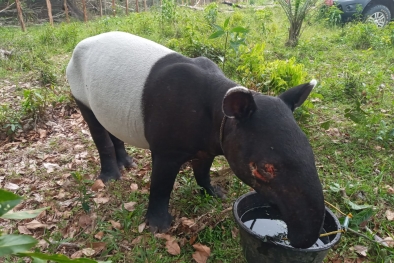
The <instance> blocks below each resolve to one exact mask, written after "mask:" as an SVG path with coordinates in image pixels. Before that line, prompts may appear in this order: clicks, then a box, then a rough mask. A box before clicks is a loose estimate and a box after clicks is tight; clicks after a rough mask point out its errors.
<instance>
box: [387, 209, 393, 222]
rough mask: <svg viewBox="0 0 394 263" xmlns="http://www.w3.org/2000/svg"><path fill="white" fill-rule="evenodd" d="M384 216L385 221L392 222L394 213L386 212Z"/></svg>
mask: <svg viewBox="0 0 394 263" xmlns="http://www.w3.org/2000/svg"><path fill="white" fill-rule="evenodd" d="M385 215H386V218H387V220H389V221H393V220H394V211H391V210H387V211H386V213H385Z"/></svg>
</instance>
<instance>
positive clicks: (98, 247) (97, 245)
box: [91, 242, 105, 255]
mask: <svg viewBox="0 0 394 263" xmlns="http://www.w3.org/2000/svg"><path fill="white" fill-rule="evenodd" d="M91 247H92V248H93V249H94V251H95V255H97V254H99V253H100V252H101V251H103V250H104V248H105V242H93V243H92V244H91Z"/></svg>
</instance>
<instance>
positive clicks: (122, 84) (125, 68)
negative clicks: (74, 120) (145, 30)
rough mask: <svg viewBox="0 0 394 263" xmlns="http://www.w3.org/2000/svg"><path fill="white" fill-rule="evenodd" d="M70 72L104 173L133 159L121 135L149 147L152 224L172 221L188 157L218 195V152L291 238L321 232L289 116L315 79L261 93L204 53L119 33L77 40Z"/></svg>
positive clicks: (308, 170)
mask: <svg viewBox="0 0 394 263" xmlns="http://www.w3.org/2000/svg"><path fill="white" fill-rule="evenodd" d="M67 78H68V81H69V83H70V86H71V91H72V94H73V96H74V98H75V100H76V103H77V105H78V107H79V108H80V110H81V114H82V116H83V117H84V119H85V121H86V122H87V124H88V126H89V129H90V132H91V135H92V138H93V141H94V143H95V144H96V147H97V149H98V152H99V155H100V162H101V172H100V175H99V178H100V179H102V180H103V181H104V182H107V181H109V180H111V179H120V176H121V173H120V169H122V168H123V167H131V166H132V165H133V160H132V158H131V157H129V156H128V154H127V153H126V150H125V147H124V143H128V144H130V145H133V146H136V147H140V148H145V149H150V151H151V156H152V174H151V186H150V196H149V205H148V210H147V213H146V220H147V222H148V223H149V226H150V229H151V231H153V232H164V231H166V230H167V229H169V227H170V225H171V222H172V217H171V215H170V214H169V212H168V206H169V199H170V194H171V191H172V189H173V185H174V181H175V178H176V176H177V174H178V172H179V169H180V167H181V166H182V164H184V163H185V162H187V161H190V160H191V163H192V167H193V172H194V176H195V179H196V181H197V184H198V185H199V186H201V187H202V189H205V191H206V192H207V193H208V194H210V195H213V196H218V197H223V196H224V194H223V192H222V190H221V188H220V187H218V186H212V185H211V181H210V167H211V165H212V162H213V160H214V158H215V156H217V155H224V156H225V157H226V159H227V161H228V163H229V165H230V167H231V169H232V170H233V172H234V174H235V175H236V176H237V177H239V179H241V180H242V181H243V182H244V183H246V184H247V185H249V186H251V187H252V188H253V189H255V190H256V191H257V192H258V193H260V194H261V198H265V199H266V200H269V202H271V203H272V204H275V205H276V206H277V207H278V208H279V210H280V212H281V214H282V216H283V219H284V221H285V222H286V224H287V226H288V238H289V240H290V244H291V245H292V246H294V247H296V248H307V247H310V246H311V245H313V244H314V243H315V241H316V240H317V238H318V236H319V233H320V230H321V227H322V224H323V218H324V212H325V206H324V199H323V192H322V187H321V183H320V180H319V177H318V174H317V170H316V167H315V159H314V154H313V151H312V148H311V146H310V144H309V141H308V139H307V137H306V135H305V134H304V133H303V132H302V130H301V129H300V127H299V126H298V125H297V123H296V121H295V119H294V117H293V110H294V109H295V108H297V107H299V106H300V105H301V104H302V103H303V102H304V101H305V100H306V98H307V97H308V95H309V93H310V92H311V90H312V89H313V87H314V86H315V85H316V81H315V80H312V81H311V82H309V83H305V84H302V85H299V86H296V87H294V88H291V89H289V90H287V91H285V92H284V93H282V94H281V95H280V96H278V97H272V96H266V95H263V94H261V93H259V92H255V91H251V90H248V89H247V88H245V87H242V86H240V85H238V84H237V83H235V82H233V81H232V80H230V79H228V78H227V77H226V76H225V75H224V74H223V72H222V71H221V70H220V69H219V67H218V66H217V65H216V64H215V63H214V62H212V61H211V60H209V59H207V58H204V57H198V58H188V57H185V56H183V55H181V54H179V53H177V52H175V51H172V50H170V49H168V48H166V47H164V46H161V45H159V44H157V43H155V42H152V41H150V40H147V39H144V38H141V37H138V36H135V35H131V34H128V33H123V32H109V33H104V34H100V35H97V36H93V37H90V38H87V39H85V40H83V41H81V42H80V43H79V44H78V45H77V46H76V48H75V50H74V52H73V55H72V58H71V61H70V63H69V64H68V67H67Z"/></svg>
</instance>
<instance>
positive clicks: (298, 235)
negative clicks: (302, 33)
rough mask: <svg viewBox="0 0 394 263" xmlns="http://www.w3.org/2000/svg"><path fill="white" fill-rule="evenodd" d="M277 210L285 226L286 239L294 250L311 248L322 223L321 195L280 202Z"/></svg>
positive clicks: (293, 198) (317, 236)
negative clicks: (286, 230) (286, 231)
mask: <svg viewBox="0 0 394 263" xmlns="http://www.w3.org/2000/svg"><path fill="white" fill-rule="evenodd" d="M279 210H280V212H281V214H282V217H283V220H284V221H285V222H286V224H287V229H288V234H287V237H288V239H289V241H290V245H292V246H293V247H295V248H308V247H311V246H312V245H313V244H314V243H315V242H316V241H317V239H318V238H319V235H320V233H321V229H322V226H323V222H324V215H325V206H324V200H323V196H322V194H320V195H310V194H308V195H306V196H305V195H302V194H300V195H298V196H297V194H295V193H293V194H291V195H290V198H289V199H286V200H284V201H283V200H282V202H280V204H279Z"/></svg>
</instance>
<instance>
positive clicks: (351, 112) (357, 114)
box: [344, 100, 367, 123]
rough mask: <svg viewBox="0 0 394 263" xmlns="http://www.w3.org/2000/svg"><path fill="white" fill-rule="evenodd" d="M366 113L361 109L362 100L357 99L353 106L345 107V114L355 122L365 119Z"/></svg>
mask: <svg viewBox="0 0 394 263" xmlns="http://www.w3.org/2000/svg"><path fill="white" fill-rule="evenodd" d="M366 115H367V113H366V112H365V111H364V110H363V109H361V103H360V101H358V100H356V101H355V105H354V107H353V108H347V109H345V115H344V116H345V117H346V118H348V119H350V120H352V121H353V122H355V123H361V122H362V121H363V120H364V119H365V116H366Z"/></svg>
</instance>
